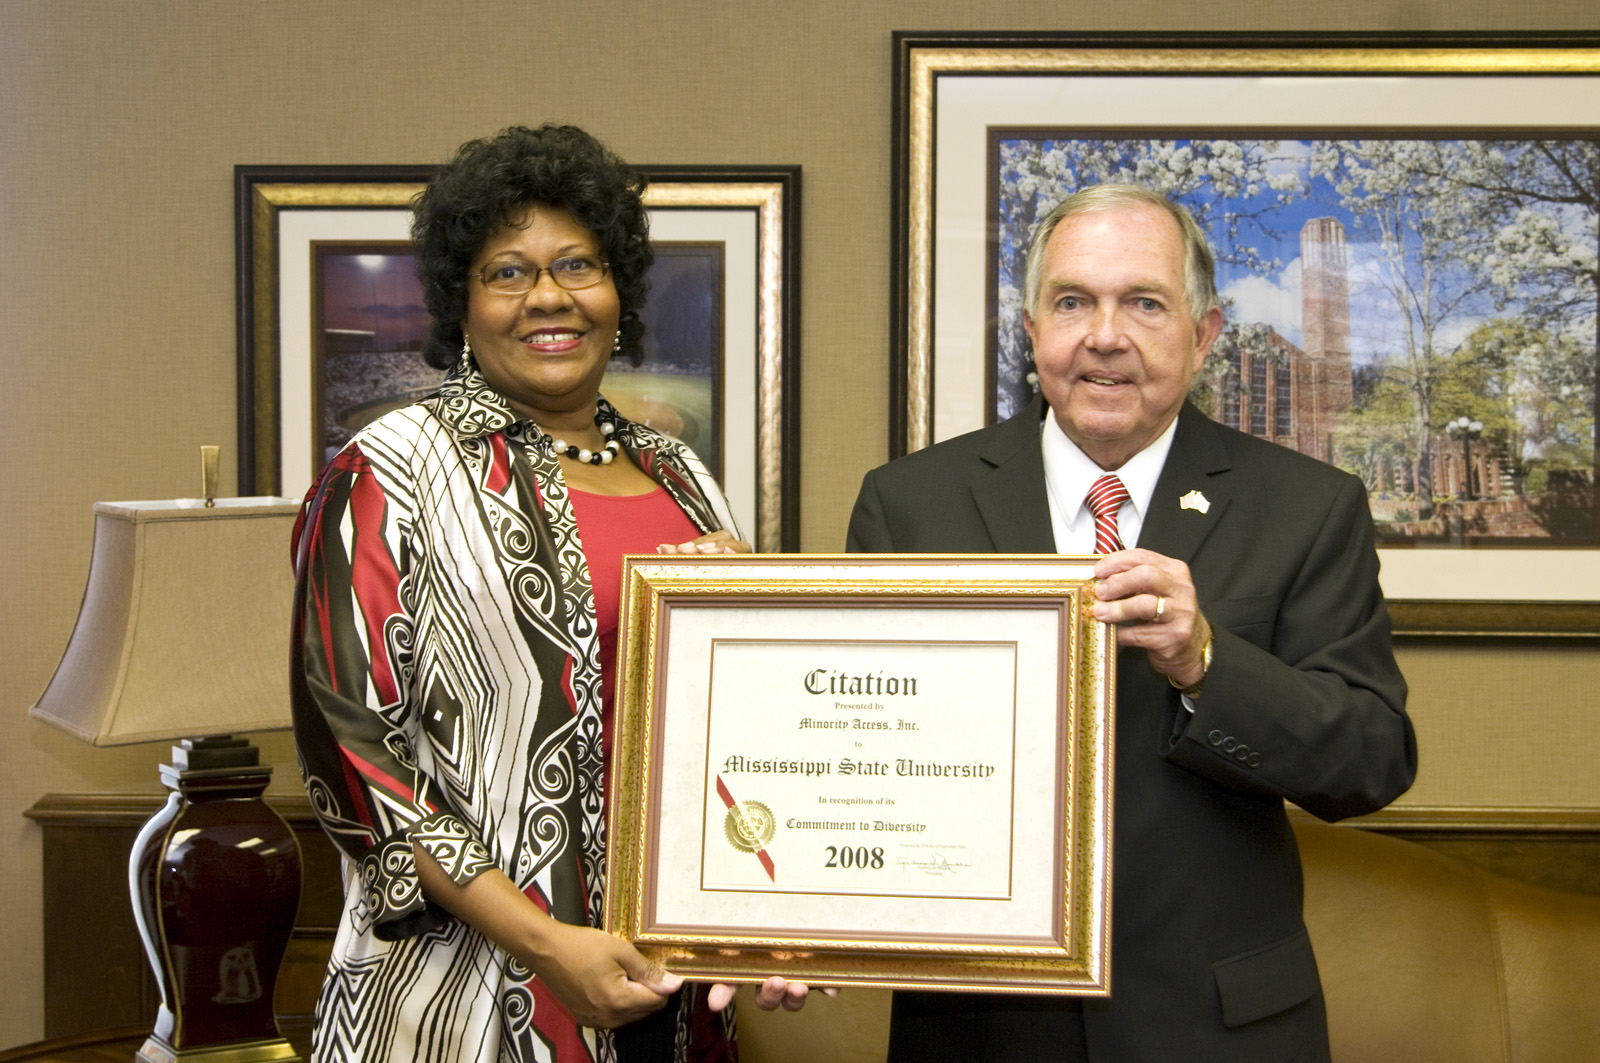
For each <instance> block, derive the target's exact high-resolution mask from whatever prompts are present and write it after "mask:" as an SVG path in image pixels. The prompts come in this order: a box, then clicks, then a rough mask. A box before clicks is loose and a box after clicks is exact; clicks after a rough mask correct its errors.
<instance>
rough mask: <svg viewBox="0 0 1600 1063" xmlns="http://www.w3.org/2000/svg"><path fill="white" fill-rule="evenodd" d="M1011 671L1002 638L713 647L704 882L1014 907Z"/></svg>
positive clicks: (716, 886)
mask: <svg viewBox="0 0 1600 1063" xmlns="http://www.w3.org/2000/svg"><path fill="white" fill-rule="evenodd" d="M820 661H826V662H827V664H826V665H825V666H819V665H818V662H820ZM1016 672H1017V647H1016V645H1015V644H1014V643H1006V642H993V643H984V642H914V641H897V642H827V641H810V640H797V641H794V642H764V641H762V642H757V641H746V640H739V639H729V640H716V641H714V642H713V643H712V648H711V733H710V736H709V739H708V741H707V744H706V745H707V749H708V751H709V753H710V755H709V757H708V758H707V762H708V769H709V770H708V778H707V784H706V791H707V794H708V795H709V796H710V798H711V799H710V800H708V801H707V807H706V810H705V813H706V816H705V841H704V849H703V853H704V855H703V858H702V861H701V889H702V890H721V889H734V890H768V891H783V892H789V893H840V894H848V895H853V896H862V895H874V896H877V895H882V896H924V895H925V896H934V897H957V896H962V897H985V898H991V899H997V900H1007V899H1009V898H1010V896H1011V873H1010V872H1011V845H1012V837H1011V832H1010V831H1009V830H1001V829H996V828H997V827H999V826H1001V825H1003V824H1007V823H1009V822H1010V819H1011V805H1012V800H1013V788H1012V781H1013V777H1012V767H1013V762H1014V757H1015V754H1016V740H1017V734H1016ZM775 676H784V677H787V678H789V679H790V682H788V683H774V682H769V681H768V680H769V679H770V678H771V677H775ZM751 689H761V690H763V691H764V692H765V694H764V696H763V699H762V700H763V704H762V705H761V706H760V710H759V711H755V712H752V711H746V710H747V708H748V702H747V698H746V693H745V692H746V691H748V690H751ZM980 701H982V702H983V703H985V704H988V705H991V706H992V710H991V711H986V712H985V713H984V717H983V721H982V726H979V727H973V726H971V721H970V720H969V719H968V714H969V713H970V711H971V706H972V705H973V704H975V703H977V702H980ZM735 792H737V793H739V794H740V795H741V797H742V798H750V799H749V800H735V799H734V797H733V795H734V793H735ZM755 798H759V799H760V800H755ZM780 867H781V871H782V873H781V874H780V873H779V869H780Z"/></svg>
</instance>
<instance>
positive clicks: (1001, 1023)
mask: <svg viewBox="0 0 1600 1063" xmlns="http://www.w3.org/2000/svg"><path fill="white" fill-rule="evenodd" d="M1024 302H1025V305H1026V307H1027V311H1026V315H1025V318H1024V321H1025V325H1026V328H1027V332H1028V336H1029V338H1030V339H1031V340H1032V342H1033V350H1034V360H1035V363H1036V365H1037V368H1038V375H1039V388H1040V392H1041V395H1040V396H1039V397H1038V398H1036V399H1035V400H1034V402H1033V403H1032V404H1031V405H1030V406H1029V407H1028V408H1027V409H1026V410H1024V411H1023V412H1022V413H1021V414H1019V415H1018V416H1016V417H1014V418H1012V419H1011V420H1009V421H1006V422H1005V423H1003V424H1000V425H996V426H994V427H992V428H986V429H983V430H981V431H977V432H973V433H971V434H969V435H965V436H962V437H960V438H957V439H953V440H949V441H947V442H944V443H941V444H938V445H936V446H933V447H930V448H928V449H926V450H923V451H920V452H918V453H916V454H912V455H910V456H908V457H905V458H902V459H900V460H899V461H895V462H892V463H890V464H889V465H886V466H883V467H882V468H879V469H876V470H874V471H873V472H871V473H869V474H868V475H867V477H866V479H865V481H864V482H863V484H862V487H861V494H860V497H859V498H858V499H857V501H856V507H855V512H854V513H853V514H852V516H851V519H850V531H849V547H850V549H852V550H865V551H880V552H881V551H904V552H924V551H927V552H943V551H951V552H990V551H992V552H1000V553H1047V552H1061V553H1074V554H1087V553H1104V554H1105V557H1104V558H1103V560H1101V561H1100V562H1099V563H1098V564H1097V565H1096V566H1095V576H1096V577H1097V579H1098V580H1099V582H1098V584H1097V591H1096V594H1097V601H1096V603H1095V606H1094V611H1095V616H1096V617H1098V618H1099V619H1101V620H1104V621H1107V622H1109V623H1112V624H1115V625H1117V643H1118V646H1119V650H1118V659H1117V668H1118V671H1117V721H1116V746H1115V748H1116V753H1115V757H1116V765H1115V768H1116V784H1115V787H1116V788H1115V798H1114V802H1115V803H1114V815H1113V821H1114V841H1113V855H1112V891H1113V892H1112V904H1111V927H1112V932H1111V933H1112V939H1111V940H1112V944H1111V997H1110V999H1109V1000H1106V999H1089V1000H1083V1001H1081V1002H1080V1001H1077V1000H1073V999H1070V998H1054V997H1023V996H1007V995H962V994H941V993H900V994H897V995H896V997H895V1001H894V1010H893V1020H892V1024H891V1035H890V1053H889V1056H890V1060H891V1061H895V1063H898V1061H910V1060H919V1061H920V1060H937V1059H950V1060H963V1061H969V1060H995V1061H999V1060H1006V1061H1011V1060H1016V1061H1028V1063H1035V1061H1045V1060H1092V1061H1095V1063H1104V1061H1115V1063H1134V1061H1139V1063H1143V1061H1149V1063H1171V1061H1183V1063H1197V1061H1216V1063H1249V1061H1257V1060H1259V1061H1262V1063H1266V1061H1271V1063H1284V1061H1288V1060H1313V1061H1326V1060H1327V1059H1328V1035H1327V1020H1326V1015H1325V1012H1324V1007H1323V1000H1322V990H1321V984H1320V982H1319V980H1318V976H1317V968H1316V961H1315V959H1314V957H1313V956H1312V952H1311V945H1310V941H1309V939H1308V938H1307V936H1306V931H1305V925H1304V923H1303V921H1302V919H1301V872H1300V859H1299V853H1298V851H1297V850H1296V848H1295V842H1294V836H1293V834H1292V833H1291V831H1290V828H1289V822H1288V819H1287V816H1286V815H1285V812H1284V804H1283V802H1284V799H1286V798H1287V799H1288V800H1290V801H1293V802H1294V803H1296V804H1298V805H1300V806H1301V807H1302V808H1305V809H1307V810H1308V811H1310V812H1312V813H1314V814H1316V815H1318V816H1321V817H1323V818H1324V819H1330V820H1332V819H1339V818H1341V817H1344V816H1350V815H1356V814H1359V813H1364V812H1370V811H1372V810H1374V809H1377V808H1381V807H1383V806H1384V805H1385V804H1387V803H1388V802H1389V801H1391V800H1393V799H1394V798H1395V797H1397V796H1398V795H1399V794H1401V793H1403V792H1404V791H1405V790H1406V788H1407V787H1408V786H1410V784H1411V780H1412V779H1413V777H1414V776H1415V773H1416V739H1415V735H1414V734H1413V732H1412V729H1411V724H1410V721H1409V720H1408V719H1407V717H1406V714H1405V695H1406V688H1405V681H1404V680H1403V679H1402V678H1401V676H1400V672H1399V670H1398V669H1397V667H1396V666H1395V662H1394V655H1393V652H1392V650H1391V647H1390V636H1389V618H1388V613H1387V611H1386V609H1385V607H1384V603H1383V599H1382V596H1381V593H1380V591H1379V588H1378V560H1377V553H1376V550H1375V549H1374V543H1373V531H1372V521H1371V517H1370V515H1369V513H1368V510H1367V505H1366V492H1365V490H1364V488H1363V486H1362V484H1361V482H1360V481H1359V480H1357V479H1356V478H1355V477H1353V476H1350V475H1348V474H1346V473H1343V472H1341V471H1339V470H1338V469H1335V468H1333V467H1332V466H1329V465H1325V464H1322V463H1320V462H1317V461H1314V460H1312V459H1310V458H1307V457H1304V456H1302V455H1300V454H1296V453H1294V452H1292V451H1290V450H1287V449H1285V448H1283V447H1279V446H1277V445H1275V444H1272V443H1268V442H1265V441H1263V440H1258V439H1254V438H1251V437H1249V436H1246V435H1243V434H1241V433H1239V432H1236V431H1233V430H1231V429H1228V428H1224V427H1223V426H1221V425H1219V424H1217V423H1215V422H1213V421H1211V420H1209V419H1207V418H1206V416H1205V415H1204V414H1202V413H1201V412H1200V411H1199V410H1197V409H1195V408H1194V407H1193V406H1192V405H1189V404H1188V403H1187V402H1186V396H1187V395H1188V391H1189V386H1190V382H1191V381H1192V380H1193V378H1194V374H1195V373H1196V372H1197V371H1198V370H1199V368H1200V366H1201V364H1202V363H1203V362H1204V360H1205V357H1206V354H1207V352H1208V351H1209V350H1210V349H1211V345H1212V344H1213V343H1214V342H1215V341H1216V339H1217V336H1218V334H1219V333H1220V332H1221V330H1222V313H1221V311H1220V310H1219V309H1218V307H1217V296H1216V287H1215V280H1214V274H1213V265H1212V257H1211V252H1210V250H1209V249H1208V248H1207V247H1206V244H1205V239H1204V237H1203V235H1202V234H1201V233H1200V230H1199V228H1198V227H1197V226H1196V225H1195V222H1194V220H1193V218H1192V217H1190V215H1189V213H1188V211H1186V210H1184V209H1183V208H1182V207H1180V206H1177V205H1175V204H1172V203H1169V202H1168V201H1167V200H1165V199H1164V198H1162V197H1160V196H1158V195H1156V194H1154V193H1152V192H1149V191H1148V190H1145V189H1141V188H1136V187H1132V186H1118V185H1105V186H1100V187H1097V188H1091V189H1086V190H1084V191H1082V192H1079V193H1077V194H1076V195H1074V196H1072V197H1070V198H1069V199H1067V200H1066V201H1065V202H1063V203H1062V204H1060V205H1059V206H1058V207H1057V208H1056V209H1055V210H1054V211H1052V212H1051V214H1050V215H1049V216H1048V217H1046V218H1045V220H1044V222H1043V223H1041V224H1040V226H1039V228H1038V231H1037V232H1036V234H1035V236H1034V239H1033V243H1032V245H1031V247H1030V248H1029V252H1028V280H1027V290H1026V293H1025V300H1024ZM1108 473H1115V474H1116V477H1117V481H1118V482H1117V483H1103V484H1102V483H1100V481H1101V478H1102V477H1104V476H1105V475H1106V474H1108ZM1124 492H1125V493H1126V494H1125V495H1124ZM1090 495H1093V496H1094V498H1095V505H1094V507H1091V505H1090V503H1089V502H1088V501H1087V500H1086V497H1087V496H1090ZM1094 509H1099V510H1100V512H1099V513H1098V514H1097V513H1096V512H1095V511H1094ZM1119 534H1120V542H1119V541H1118V540H1117V536H1118V535H1119ZM1097 535H1098V537H1099V542H1098V545H1097ZM1135 542H1136V543H1137V544H1138V546H1137V548H1135V549H1123V548H1122V543H1127V544H1133V543H1135Z"/></svg>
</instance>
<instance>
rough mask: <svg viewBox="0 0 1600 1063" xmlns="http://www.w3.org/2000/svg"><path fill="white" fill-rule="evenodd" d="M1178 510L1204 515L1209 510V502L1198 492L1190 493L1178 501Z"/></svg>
mask: <svg viewBox="0 0 1600 1063" xmlns="http://www.w3.org/2000/svg"><path fill="white" fill-rule="evenodd" d="M1178 508H1179V509H1192V510H1194V511H1195V512H1197V513H1201V514H1204V513H1205V512H1207V511H1208V510H1210V509H1211V500H1210V499H1209V498H1207V497H1206V496H1205V495H1203V494H1201V493H1200V492H1199V491H1190V492H1189V493H1188V494H1186V495H1184V496H1183V497H1182V498H1180V499H1178Z"/></svg>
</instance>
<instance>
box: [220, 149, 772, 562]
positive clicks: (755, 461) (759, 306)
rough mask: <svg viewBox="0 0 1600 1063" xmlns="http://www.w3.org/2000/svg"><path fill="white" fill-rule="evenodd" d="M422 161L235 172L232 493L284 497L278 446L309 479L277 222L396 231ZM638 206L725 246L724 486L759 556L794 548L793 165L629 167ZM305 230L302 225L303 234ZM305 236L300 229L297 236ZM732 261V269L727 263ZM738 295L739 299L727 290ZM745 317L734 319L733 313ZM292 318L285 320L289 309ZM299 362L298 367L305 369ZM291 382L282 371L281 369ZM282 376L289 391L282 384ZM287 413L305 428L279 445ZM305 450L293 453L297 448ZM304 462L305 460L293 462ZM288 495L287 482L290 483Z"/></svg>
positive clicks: (306, 239) (301, 349)
mask: <svg viewBox="0 0 1600 1063" xmlns="http://www.w3.org/2000/svg"><path fill="white" fill-rule="evenodd" d="M433 169H434V168H433V167H431V166H423V165H417V166H410V165H397V166H387V165H374V166H299V165H287V166H236V167H235V168H234V206H235V245H236V249H237V261H238V272H237V300H238V326H237V327H238V389H239V411H240V414H239V437H238V447H239V485H240V486H239V490H240V492H241V493H245V494H249V493H254V492H257V491H270V492H273V493H280V494H281V493H282V492H283V491H284V490H285V489H286V484H285V483H284V480H285V475H284V472H285V468H284V467H285V462H286V460H291V459H286V457H285V454H286V452H290V451H292V452H293V460H294V464H295V465H296V466H297V467H298V466H299V465H301V464H304V465H305V466H306V469H307V471H306V472H305V473H304V474H303V475H299V476H298V477H297V479H296V484H298V483H299V482H300V481H301V480H306V481H307V482H308V481H309V477H310V475H311V474H312V473H313V472H314V471H315V468H316V467H318V466H319V465H320V462H315V461H314V459H313V457H312V455H311V450H310V443H309V442H306V443H302V442H301V441H300V438H299V436H300V435H304V436H305V437H306V439H307V440H308V441H309V440H310V438H311V434H310V428H309V423H310V422H311V419H312V410H313V408H314V400H313V399H311V398H308V397H307V396H308V395H309V394H311V389H312V388H313V385H312V384H310V383H309V382H302V381H301V380H300V376H301V375H304V376H306V377H308V378H309V377H310V376H311V375H312V374H313V373H314V371H315V370H314V368H312V367H310V366H311V362H312V356H311V355H310V354H309V353H308V351H309V350H310V348H309V347H308V344H310V343H311V341H310V339H308V338H306V336H305V333H307V332H309V326H303V327H296V328H295V329H294V334H293V335H291V336H287V337H286V336H284V335H282V332H283V331H284V328H283V325H282V322H284V321H286V320H289V318H288V317H285V316H284V312H285V308H290V309H294V308H304V307H308V306H310V305H311V303H312V300H313V299H314V298H315V296H314V295H313V293H311V292H309V291H301V290H300V287H302V286H303V285H301V284H296V285H294V286H293V287H286V284H287V283H288V282H287V280H286V278H284V277H283V276H282V275H281V274H282V271H281V270H280V262H281V255H282V253H284V251H285V248H286V247H288V249H289V250H290V251H293V250H294V248H292V247H289V246H288V244H286V243H285V239H284V232H285V227H286V225H288V224H290V223H291V221H292V222H293V224H295V225H296V226H298V228H297V229H296V230H295V232H297V233H299V234H300V235H298V236H295V237H294V238H293V240H291V242H294V241H298V242H299V243H301V244H306V243H312V242H322V241H338V240H345V239H349V240H352V241H357V240H372V239H377V238H379V237H375V236H374V235H373V232H374V231H375V230H374V227H376V228H377V229H382V234H381V238H383V239H404V238H406V235H407V230H408V219H409V215H410V203H411V200H412V198H413V197H414V196H415V195H416V194H417V193H418V192H420V191H421V190H422V188H423V186H424V185H425V184H426V182H427V180H428V178H429V177H430V176H431V175H432V173H433ZM636 169H638V170H639V171H640V172H641V173H643V174H644V175H645V177H646V179H647V181H648V186H647V188H646V190H645V205H646V207H647V208H649V210H650V212H651V216H652V219H655V220H656V222H657V226H658V228H659V227H661V226H662V224H663V219H666V218H667V217H668V216H669V215H670V216H672V217H671V222H672V223H673V224H674V225H675V227H676V228H678V229H687V230H688V231H689V232H691V233H694V232H695V231H696V230H697V228H698V229H701V230H704V231H705V233H706V235H705V238H704V239H705V242H706V243H708V244H711V243H719V242H720V243H722V244H723V245H725V246H726V247H728V248H729V262H730V266H729V276H728V277H725V278H724V284H725V291H726V292H727V293H729V295H728V298H729V303H728V315H729V316H728V321H729V322H730V323H732V324H734V325H737V326H738V327H736V328H731V329H729V330H728V331H726V332H725V334H724V335H723V337H722V340H723V375H724V376H725V377H726V378H727V379H729V380H733V381H734V382H735V383H736V384H737V385H738V390H737V391H731V392H728V393H727V394H726V396H725V398H726V401H722V402H720V403H718V406H719V408H720V411H721V413H722V415H723V420H724V425H723V436H724V439H723V443H722V446H723V455H724V456H723V463H724V468H725V469H727V470H728V473H727V475H726V477H725V482H724V484H723V486H724V488H725V490H726V493H727V494H728V496H729V502H730V504H731V505H732V506H733V507H734V513H735V515H736V516H737V517H739V519H740V523H741V525H743V528H742V530H743V531H744V534H745V535H746V536H747V537H748V538H750V539H751V540H752V542H753V543H754V544H755V545H756V547H757V549H760V550H769V551H772V550H793V549H796V548H797V547H798V546H799V538H800V477H799V462H800V447H799V430H800V406H799V403H800V389H799V380H800V376H799V374H800V353H799V344H800V243H799V240H800V167H799V166H789V165H784V166H764V165H750V166H742V165H741V166H699V165H663V166H638V167H636ZM302 230H303V231H302ZM307 232H309V233H312V234H314V235H306V233H307ZM733 262H738V263H743V264H744V265H740V266H738V267H737V269H738V270H739V272H738V274H737V275H735V273H734V271H735V268H736V267H735V266H733V265H732V264H731V263H733ZM735 292H740V293H745V292H747V293H748V298H747V299H745V298H742V297H741V298H740V299H739V300H737V302H738V305H737V306H735V305H733V303H734V302H735V300H734V297H733V293H735ZM735 315H742V316H737V317H736V316H735ZM291 316H293V315H291ZM302 363H305V365H304V366H302ZM286 373H289V374H291V375H290V376H288V377H286V376H285V374H286ZM286 381H288V383H290V384H292V385H293V386H292V387H289V386H286ZM286 418H289V419H291V423H295V424H297V423H298V422H297V421H293V420H292V419H294V418H303V419H305V420H306V421H307V422H308V427H307V429H306V431H305V432H302V433H298V434H295V435H293V437H292V438H289V442H288V443H287V444H286V443H285V438H286V436H285V429H284V425H285V421H286ZM302 450H303V451H304V452H305V453H304V454H303V455H302V454H301V453H300V452H301V451H302ZM302 459H303V460H302ZM287 489H289V490H295V489H296V487H295V486H294V485H287Z"/></svg>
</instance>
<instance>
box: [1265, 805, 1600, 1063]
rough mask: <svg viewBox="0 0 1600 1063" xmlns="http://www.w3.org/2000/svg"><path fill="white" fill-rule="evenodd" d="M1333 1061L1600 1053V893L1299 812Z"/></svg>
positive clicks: (1560, 1061) (1547, 1058)
mask: <svg viewBox="0 0 1600 1063" xmlns="http://www.w3.org/2000/svg"><path fill="white" fill-rule="evenodd" d="M1295 834H1296V836H1297V837H1298V838H1299V842H1300V857H1301V863H1302V864H1303V865H1304V867H1305V879H1306V897H1305V917H1306V924H1307V926H1308V927H1309V928H1310V931H1311V942H1312V945H1313V946H1314V948H1315V949H1316V954H1317V966H1318V968H1319V969H1320V970H1321V973H1322V986H1323V993H1324V996H1325V997H1326V999H1327V1002H1328V1027H1329V1035H1330V1037H1331V1039H1332V1042H1333V1059H1334V1063H1401V1061H1404V1063H1431V1061H1438V1063H1478V1061H1480V1060H1482V1061H1485V1063H1489V1061H1493V1063H1596V1061H1600V897H1595V896H1590V895H1588V894H1581V893H1568V892H1563V891H1560V890H1551V889H1543V888H1541V887H1538V886H1530V885H1527V884H1525V883H1521V882H1517V881H1514V880H1512V879H1508V878H1503V877H1501V876H1499V875H1493V874H1490V873H1489V872H1487V871H1484V870H1481V869H1480V868H1477V867H1475V866H1473V865H1472V864H1468V863H1466V862H1464V861H1461V860H1456V859H1454V858H1452V857H1449V856H1445V855H1442V854H1440V853H1438V852H1435V851H1434V850H1432V849H1429V848H1427V847H1425V846H1422V845H1417V844H1415V843H1412V842H1406V841H1401V840H1399V839H1396V838H1387V837H1383V836H1381V835H1378V834H1373V833H1371V832H1368V831H1363V830H1356V829H1353V828H1350V827H1335V826H1329V825H1328V824H1325V823H1319V822H1316V821H1314V820H1297V821H1296V822H1295Z"/></svg>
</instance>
